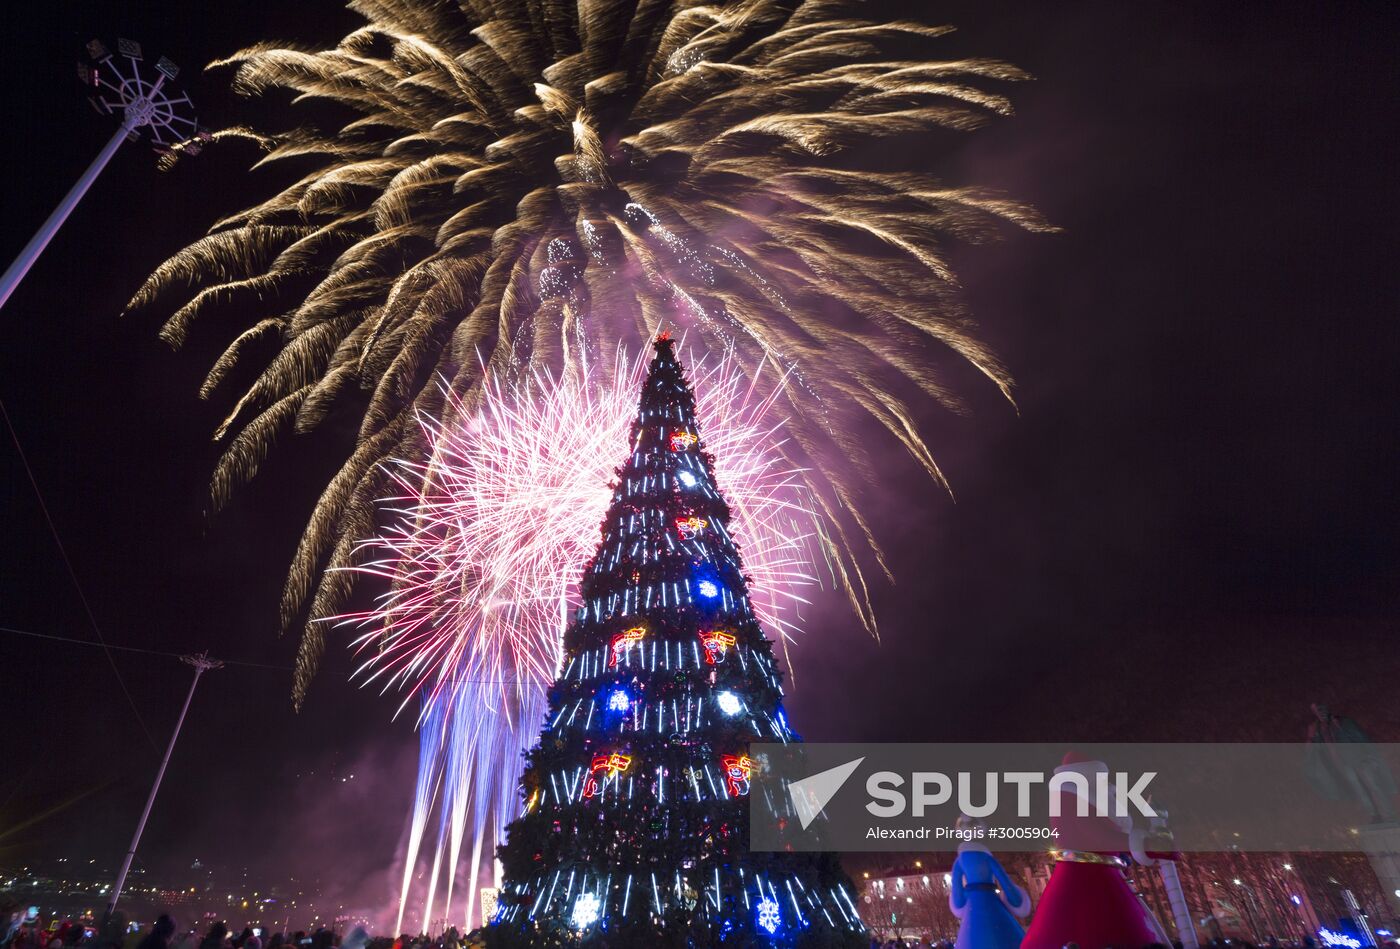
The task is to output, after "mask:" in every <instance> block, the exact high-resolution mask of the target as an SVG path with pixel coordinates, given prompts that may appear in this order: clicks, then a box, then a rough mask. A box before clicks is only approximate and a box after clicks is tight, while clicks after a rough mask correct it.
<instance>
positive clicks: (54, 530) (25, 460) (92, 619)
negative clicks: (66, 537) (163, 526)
mask: <svg viewBox="0 0 1400 949" xmlns="http://www.w3.org/2000/svg"><path fill="white" fill-rule="evenodd" d="M0 416H3V417H4V419H5V428H7V429H8V430H9V432H10V441H12V442H13V443H14V446H15V451H16V452H17V453H18V454H19V460H20V463H21V464H23V465H24V473H25V474H26V475H28V476H29V484H30V486H31V487H33V488H34V497H35V498H37V499H38V501H39V510H40V511H42V512H43V514H44V521H45V522H46V523H47V524H48V525H49V533H50V534H51V535H53V542H54V545H55V546H57V547H58V553H59V556H61V557H62V558H63V566H64V567H66V568H67V569H68V579H70V580H72V581H73V589H74V590H76V591H77V592H78V600H79V601H80V602H81V603H82V604H83V612H85V613H86V614H87V618H88V623H90V624H91V625H92V631H93V632H94V633H96V634H97V641H98V643H100V644H101V646H102V649H103V651H104V652H106V654H107V661H108V662H109V663H111V665H112V674H113V675H115V676H116V677H117V684H118V685H120V686H121V687H122V695H125V696H126V702H127V704H128V705H130V706H131V714H133V715H135V716H136V721H137V724H139V725H140V726H141V731H142V732H144V733H145V735H146V741H147V742H149V743H150V745H151V750H152V751H154V752H155V753H156V754H160V746H158V745H157V744H156V740H155V739H154V738H153V737H151V730H150V729H149V728H147V727H146V719H145V718H143V717H142V715H141V710H140V709H139V708H137V707H136V700H135V699H133V698H132V697H131V691H130V690H129V689H128V688H127V687H126V680H125V679H123V678H122V673H121V670H120V669H118V668H117V660H116V659H114V658H113V657H112V647H110V646H109V645H108V644H107V637H106V636H103V635H102V627H100V626H99V625H97V617H96V615H94V614H93V612H92V605H91V604H90V603H88V598H87V594H86V593H84V592H83V585H82V584H81V583H80V582H78V573H77V571H76V570H74V569H73V562H72V561H71V560H69V559H68V550H67V549H66V548H65V547H64V546H63V540H62V538H60V537H59V536H58V527H57V525H55V524H54V522H53V518H52V517H51V516H50V515H49V506H48V505H47V504H46V503H44V492H42V491H40V490H39V481H38V479H37V478H35V477H34V469H33V468H31V467H30V466H29V456H28V455H26V454H25V453H24V446H23V445H21V444H20V443H19V433H18V432H17V431H15V426H14V423H13V422H11V421H10V413H9V412H8V411H7V410H6V408H5V401H4V400H3V399H0ZM79 641H80V642H81V641H82V640H79Z"/></svg>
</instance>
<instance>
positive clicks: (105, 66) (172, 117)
mask: <svg viewBox="0 0 1400 949" xmlns="http://www.w3.org/2000/svg"><path fill="white" fill-rule="evenodd" d="M87 50H88V55H90V56H91V57H92V60H93V61H92V62H91V63H79V64H78V77H79V79H81V80H82V81H83V83H84V84H85V85H87V86H89V87H91V88H92V89H93V90H94V93H93V96H92V98H91V100H90V101H91V102H92V105H93V108H95V109H97V111H98V112H100V113H102V114H104V115H117V114H120V115H121V124H120V125H119V126H118V127H117V130H116V132H115V133H113V135H112V137H111V139H109V140H108V142H107V144H106V145H104V146H103V147H102V151H100V152H98V153H97V157H96V158H94V159H93V160H92V164H90V165H88V167H87V170H86V171H84V172H83V173H82V175H81V176H80V177H79V178H78V180H77V181H76V182H75V183H74V184H73V187H71V188H69V189H68V193H67V194H65V195H64V196H63V200H62V201H60V202H59V203H58V207H56V208H54V209H53V213H52V214H50V215H49V216H48V219H47V220H45V221H44V223H43V224H42V225H41V226H40V227H39V230H38V231H37V232H36V233H35V234H34V236H33V237H31V238H30V239H29V243H28V244H25V245H24V249H23V250H21V251H20V252H19V256H18V257H16V258H15V261H14V263H12V264H10V266H9V269H7V270H6V271H5V273H4V275H3V276H0V308H3V307H4V306H5V303H6V301H8V300H9V299H10V294H12V293H14V292H15V288H16V287H18V286H19V283H20V281H21V280H23V279H24V275H25V274H27V273H28V272H29V268H30V267H32V266H34V262H35V261H36V260H38V259H39V255H40V254H42V253H43V252H44V248H45V247H47V246H48V244H49V241H51V240H53V236H54V235H55V234H57V233H58V229H59V228H60V227H62V226H63V222H64V221H66V220H67V219H68V215H70V214H72V213H73V209H74V208H75V207H77V206H78V202H79V201H81V200H82V199H83V195H85V194H87V192H88V189H89V188H91V187H92V183H93V182H94V181H96V180H97V176H98V175H100V174H102V170H103V169H104V168H106V167H107V163H108V162H110V161H111V160H112V156H113V155H115V154H116V153H117V150H118V149H119V148H121V146H122V142H125V141H127V140H128V139H131V140H133V141H136V140H139V139H140V138H141V129H143V128H149V129H150V135H151V143H152V145H154V146H155V149H156V151H157V152H160V153H162V154H166V155H178V154H180V153H182V152H183V153H187V154H190V155H196V154H198V153H199V150H200V148H201V147H202V146H203V143H204V142H206V141H208V139H209V136H208V133H206V132H204V131H202V130H201V129H200V127H199V122H198V120H196V119H195V117H194V116H193V114H188V115H187V114H184V113H185V112H186V111H188V110H190V109H192V108H193V105H192V103H191V102H190V97H189V96H187V95H182V94H179V93H176V92H175V91H174V90H171V89H168V88H167V87H166V83H167V82H169V81H170V80H173V79H174V78H175V76H176V74H177V73H178V72H179V71H180V70H179V67H177V66H176V65H175V64H174V63H172V62H171V61H170V60H168V59H166V58H165V57H164V56H162V57H161V58H160V59H159V60H157V61H156V64H155V67H154V73H151V72H150V71H149V70H148V71H147V72H146V73H145V74H143V72H142V68H143V67H142V58H141V45H140V44H139V43H136V42H133V41H132V40H117V55H118V56H120V57H121V58H122V59H124V60H125V61H126V62H125V64H119V63H118V62H117V57H116V56H113V55H112V54H111V53H109V52H108V51H107V47H105V46H103V45H102V44H101V43H100V42H99V41H97V40H93V41H92V42H90V43H88V44H87Z"/></svg>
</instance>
